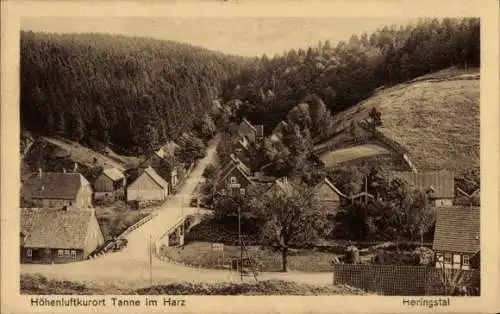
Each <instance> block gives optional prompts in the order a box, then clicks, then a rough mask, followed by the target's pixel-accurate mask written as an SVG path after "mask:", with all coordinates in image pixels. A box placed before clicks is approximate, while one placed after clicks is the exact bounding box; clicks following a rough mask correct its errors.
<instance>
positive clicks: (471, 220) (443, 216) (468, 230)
mask: <svg viewBox="0 0 500 314" xmlns="http://www.w3.org/2000/svg"><path fill="white" fill-rule="evenodd" d="M436 210H437V216H436V231H435V232H434V243H433V249H434V250H436V251H448V252H462V253H476V252H478V251H479V250H480V242H479V237H480V232H481V229H480V214H479V207H458V206H455V207H440V208H437V209H436Z"/></svg>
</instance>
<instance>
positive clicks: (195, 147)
mask: <svg viewBox="0 0 500 314" xmlns="http://www.w3.org/2000/svg"><path fill="white" fill-rule="evenodd" d="M178 144H179V146H180V148H179V149H178V150H176V155H177V156H178V158H179V160H180V161H182V162H185V163H187V164H191V163H192V162H194V161H195V160H196V159H199V158H203V157H204V156H205V144H204V143H203V141H202V140H201V139H200V138H198V137H196V136H195V135H194V134H192V133H185V134H183V135H182V136H181V138H180V139H179V142H178Z"/></svg>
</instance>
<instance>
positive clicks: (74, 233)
mask: <svg viewBox="0 0 500 314" xmlns="http://www.w3.org/2000/svg"><path fill="white" fill-rule="evenodd" d="M92 217H93V213H92V210H85V209H68V210H61V209H57V210H56V209H44V208H42V209H21V233H22V234H23V235H25V236H26V238H25V240H24V246H25V247H31V248H55V249H83V248H84V247H85V239H86V237H87V231H88V229H89V224H90V222H91V218H92ZM94 219H95V218H94Z"/></svg>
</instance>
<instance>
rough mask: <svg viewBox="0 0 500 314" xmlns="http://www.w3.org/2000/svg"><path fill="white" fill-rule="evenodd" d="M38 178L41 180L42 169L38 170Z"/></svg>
mask: <svg viewBox="0 0 500 314" xmlns="http://www.w3.org/2000/svg"><path fill="white" fill-rule="evenodd" d="M38 177H39V178H40V179H41V178H42V168H38Z"/></svg>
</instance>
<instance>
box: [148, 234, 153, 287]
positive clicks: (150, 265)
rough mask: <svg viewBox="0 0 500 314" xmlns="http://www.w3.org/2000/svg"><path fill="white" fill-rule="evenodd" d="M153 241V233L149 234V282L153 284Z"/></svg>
mask: <svg viewBox="0 0 500 314" xmlns="http://www.w3.org/2000/svg"><path fill="white" fill-rule="evenodd" d="M152 254H153V242H152V240H151V234H150V235H149V284H150V285H151V286H152V285H153V256H152Z"/></svg>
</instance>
